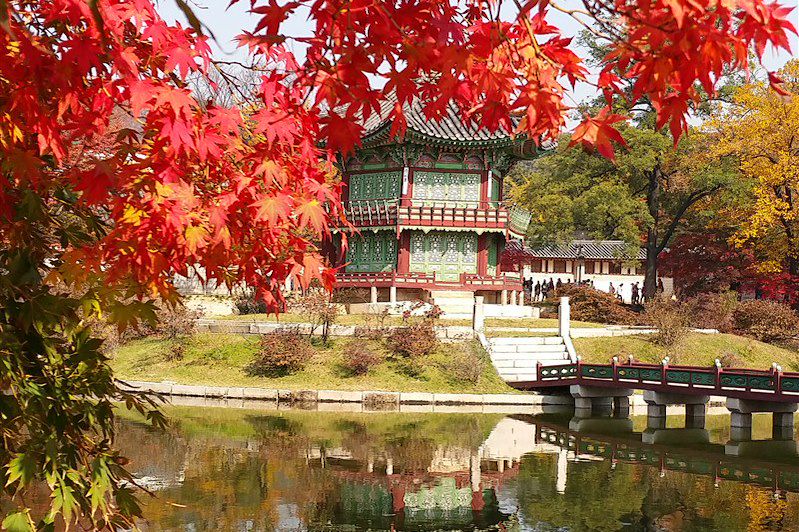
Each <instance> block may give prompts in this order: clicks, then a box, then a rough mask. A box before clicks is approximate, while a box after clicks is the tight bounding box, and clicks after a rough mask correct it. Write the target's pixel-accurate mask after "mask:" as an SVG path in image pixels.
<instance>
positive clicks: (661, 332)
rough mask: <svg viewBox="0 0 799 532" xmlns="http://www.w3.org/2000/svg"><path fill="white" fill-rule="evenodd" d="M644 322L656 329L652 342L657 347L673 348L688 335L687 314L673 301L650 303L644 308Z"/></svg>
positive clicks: (656, 300) (662, 300)
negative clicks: (657, 345)
mask: <svg viewBox="0 0 799 532" xmlns="http://www.w3.org/2000/svg"><path fill="white" fill-rule="evenodd" d="M644 321H645V322H646V324H647V325H651V326H652V327H654V328H656V329H657V332H656V333H655V334H653V335H652V340H653V341H654V342H655V343H656V344H659V345H664V346H673V345H675V344H676V343H677V342H679V341H680V340H682V339H683V338H684V337H685V335H686V334H688V313H687V312H686V309H685V308H684V307H682V306H681V305H680V304H679V303H677V302H675V301H668V300H664V299H655V300H653V301H650V302H649V303H647V304H646V306H645V311H644Z"/></svg>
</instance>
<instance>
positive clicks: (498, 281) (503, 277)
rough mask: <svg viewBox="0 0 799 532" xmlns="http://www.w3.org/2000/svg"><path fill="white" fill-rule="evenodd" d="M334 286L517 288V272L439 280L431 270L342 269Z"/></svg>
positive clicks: (455, 288) (447, 288)
mask: <svg viewBox="0 0 799 532" xmlns="http://www.w3.org/2000/svg"><path fill="white" fill-rule="evenodd" d="M336 286H337V287H338V288H369V287H372V286H377V287H379V288H385V287H389V286H396V287H399V288H421V289H425V290H470V291H476V290H521V289H522V279H521V276H520V275H519V273H516V272H503V273H500V274H499V275H477V274H473V273H461V274H460V277H459V279H457V280H441V279H437V278H436V274H435V272H432V273H422V272H410V273H397V272H343V273H339V274H337V275H336Z"/></svg>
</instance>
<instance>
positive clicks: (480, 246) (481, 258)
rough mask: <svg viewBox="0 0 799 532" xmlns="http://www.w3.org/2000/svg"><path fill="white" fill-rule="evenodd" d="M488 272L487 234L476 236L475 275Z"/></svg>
mask: <svg viewBox="0 0 799 532" xmlns="http://www.w3.org/2000/svg"><path fill="white" fill-rule="evenodd" d="M487 274H488V235H487V234H485V233H483V234H481V235H478V236H477V275H487Z"/></svg>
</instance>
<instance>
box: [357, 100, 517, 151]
mask: <svg viewBox="0 0 799 532" xmlns="http://www.w3.org/2000/svg"><path fill="white" fill-rule="evenodd" d="M396 103H397V97H396V95H395V94H394V93H393V92H392V93H390V94H389V95H388V96H387V97H386V99H385V100H383V101H382V102H380V112H379V113H373V114H371V115H370V116H369V118H367V119H366V120H365V121H364V122H363V126H364V135H363V136H364V138H366V137H369V136H370V135H372V134H374V133H377V132H378V131H380V130H382V129H383V128H384V127H385V126H386V125H387V124H389V123H390V122H391V120H390V119H389V115H390V114H391V110H392V109H393V108H394V105H395V104H396ZM402 109H403V111H404V113H405V120H406V121H407V123H408V129H410V130H411V131H413V132H415V133H418V134H421V135H424V136H427V137H432V138H436V139H441V140H447V141H455V142H468V141H477V142H481V141H482V142H491V141H501V140H506V139H510V133H509V132H508V131H507V130H506V129H504V128H500V129H498V130H497V131H490V130H488V129H486V128H481V127H478V126H477V125H476V124H475V123H474V122H469V123H464V122H463V120H461V112H460V110H459V109H458V106H457V105H455V104H454V103H453V102H451V101H450V102H449V103H448V104H447V113H446V114H445V115H444V116H442V117H441V118H440V119H438V120H434V119H429V118H427V117H426V116H425V114H424V110H423V105H422V103H421V101H420V100H418V99H416V100H413V101H412V102H410V103H407V102H406V103H405V104H403V106H402Z"/></svg>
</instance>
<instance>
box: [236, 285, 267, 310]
mask: <svg viewBox="0 0 799 532" xmlns="http://www.w3.org/2000/svg"><path fill="white" fill-rule="evenodd" d="M233 304H234V305H235V306H236V310H237V311H238V313H239V314H266V303H264V300H263V299H259V298H257V297H256V296H255V291H254V290H246V291H244V292H242V293H240V294H238V295H237V296H236V297H235V299H234V300H233Z"/></svg>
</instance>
